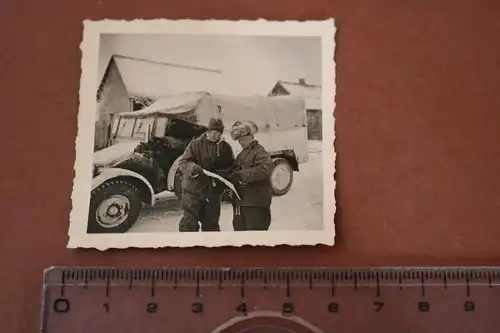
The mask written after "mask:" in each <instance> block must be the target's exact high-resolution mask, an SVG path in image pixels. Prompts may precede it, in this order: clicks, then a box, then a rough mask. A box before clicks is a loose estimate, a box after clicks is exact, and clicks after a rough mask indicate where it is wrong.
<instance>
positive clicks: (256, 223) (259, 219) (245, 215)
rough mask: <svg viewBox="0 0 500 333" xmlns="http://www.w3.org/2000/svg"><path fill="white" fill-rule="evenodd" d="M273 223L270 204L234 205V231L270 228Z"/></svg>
mask: <svg viewBox="0 0 500 333" xmlns="http://www.w3.org/2000/svg"><path fill="white" fill-rule="evenodd" d="M270 225H271V207H269V206H239V207H235V206H233V228H234V231H249V230H253V231H258V230H264V231H265V230H268V229H269V227H270Z"/></svg>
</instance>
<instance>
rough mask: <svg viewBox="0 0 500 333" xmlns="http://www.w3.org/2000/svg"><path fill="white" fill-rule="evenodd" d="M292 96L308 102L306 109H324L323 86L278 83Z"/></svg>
mask: <svg viewBox="0 0 500 333" xmlns="http://www.w3.org/2000/svg"><path fill="white" fill-rule="evenodd" d="M277 84H280V85H281V86H282V87H283V88H284V89H285V90H286V91H288V92H289V93H290V95H292V96H297V97H302V98H304V100H305V101H306V109H317V110H319V109H322V105H321V85H315V84H300V83H297V82H287V81H278V83H277Z"/></svg>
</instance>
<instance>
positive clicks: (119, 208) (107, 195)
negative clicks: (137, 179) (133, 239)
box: [87, 180, 141, 233]
mask: <svg viewBox="0 0 500 333" xmlns="http://www.w3.org/2000/svg"><path fill="white" fill-rule="evenodd" d="M140 210H141V199H140V196H139V190H138V189H137V188H136V187H135V186H134V185H133V184H131V183H130V182H127V181H124V180H109V181H107V182H104V183H103V184H101V185H99V186H98V187H97V188H96V189H95V190H93V191H92V193H91V198H90V210H89V222H88V227H87V232H88V233H124V232H126V231H128V230H129V229H130V228H131V227H132V226H133V225H134V223H135V222H136V221H137V217H138V216H139V212H140Z"/></svg>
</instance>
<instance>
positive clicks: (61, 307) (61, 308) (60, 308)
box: [52, 298, 71, 313]
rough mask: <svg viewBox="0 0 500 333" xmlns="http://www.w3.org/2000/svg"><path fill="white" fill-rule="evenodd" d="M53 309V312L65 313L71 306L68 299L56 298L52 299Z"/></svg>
mask: <svg viewBox="0 0 500 333" xmlns="http://www.w3.org/2000/svg"><path fill="white" fill-rule="evenodd" d="M52 308H53V309H54V312H57V313H66V312H69V309H70V308H71V306H70V303H69V300H67V299H66V298H58V299H56V300H55V301H54V305H53V306H52Z"/></svg>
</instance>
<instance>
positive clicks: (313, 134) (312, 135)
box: [269, 84, 323, 140]
mask: <svg viewBox="0 0 500 333" xmlns="http://www.w3.org/2000/svg"><path fill="white" fill-rule="evenodd" d="M280 95H290V93H289V92H288V91H287V90H286V89H285V88H284V87H283V86H281V85H280V84H277V85H276V86H275V87H274V88H273V90H272V91H271V93H269V96H280ZM306 105H307V101H306ZM307 138H308V139H309V140H322V138H323V116H322V112H321V110H318V109H307Z"/></svg>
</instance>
